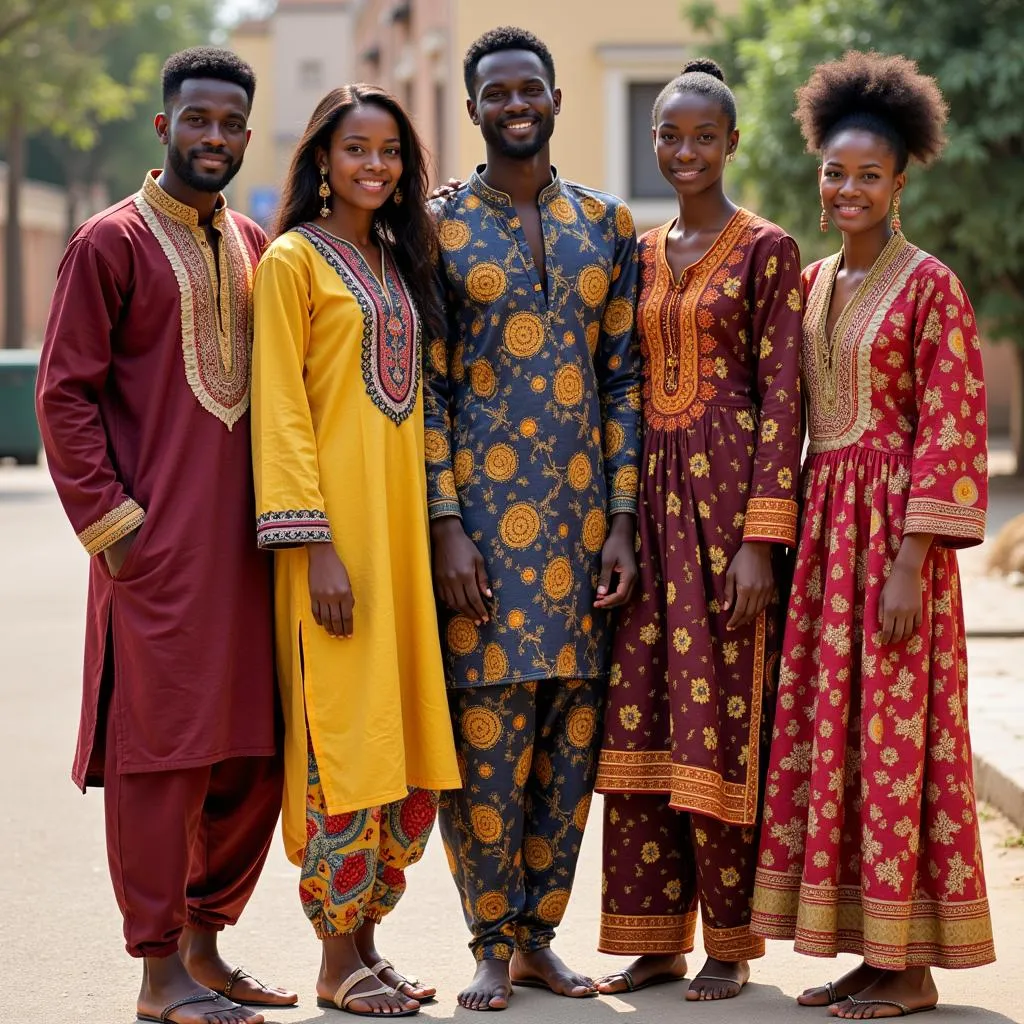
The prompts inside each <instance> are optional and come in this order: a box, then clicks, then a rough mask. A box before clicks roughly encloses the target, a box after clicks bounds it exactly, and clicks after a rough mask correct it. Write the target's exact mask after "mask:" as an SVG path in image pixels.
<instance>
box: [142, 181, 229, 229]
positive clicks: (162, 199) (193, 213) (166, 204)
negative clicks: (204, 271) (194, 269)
mask: <svg viewBox="0 0 1024 1024" xmlns="http://www.w3.org/2000/svg"><path fill="white" fill-rule="evenodd" d="M161 173H163V172H162V171H161V170H160V169H159V168H157V169H156V170H155V171H150V172H149V173H148V174H147V175H146V177H145V179H144V180H143V182H142V198H143V199H145V200H146V202H147V203H149V205H150V206H152V207H153V208H154V209H156V210H159V211H160V213H162V214H164V215H165V216H167V217H170V218H171V219H172V220H176V221H178V222H179V223H181V224H186V225H188V227H190V228H193V229H198V228H199V211H198V210H196V209H195V207H192V206H189V205H188V204H187V203H182V202H179V201H178V200H177V199H175V198H174V196H172V195H171V194H170V193H169V192H166V191H165V190H164V189H162V188H161V187H160V183H159V182H158V181H157V178H158V177H159V176H160V175H161ZM227 208H228V205H227V200H225V198H224V195H223V193H222V194H221V195H219V196H217V205H216V207H215V208H214V211H213V226H214V227H216V228H219V227H220V225H221V222H222V221H223V220H224V214H225V213H226V212H227Z"/></svg>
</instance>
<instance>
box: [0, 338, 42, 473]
mask: <svg viewBox="0 0 1024 1024" xmlns="http://www.w3.org/2000/svg"><path fill="white" fill-rule="evenodd" d="M38 371H39V353H38V352H36V351H33V350H31V349H17V348H16V349H0V459H2V458H5V457H7V458H13V459H14V461H15V462H17V463H18V465H19V466H34V465H35V464H36V462H38V461H39V448H40V440H39V423H38V422H37V420H36V374H37V373H38Z"/></svg>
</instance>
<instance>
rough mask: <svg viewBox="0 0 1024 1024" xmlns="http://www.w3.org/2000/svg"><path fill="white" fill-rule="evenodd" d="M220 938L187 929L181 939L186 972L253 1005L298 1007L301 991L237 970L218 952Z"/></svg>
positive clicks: (234, 997)
mask: <svg viewBox="0 0 1024 1024" xmlns="http://www.w3.org/2000/svg"><path fill="white" fill-rule="evenodd" d="M217 935H218V933H217V932H208V931H200V930H199V929H197V928H186V929H185V930H184V931H183V932H182V933H181V938H180V939H179V940H178V952H179V953H181V959H182V962H183V963H184V964H185V969H186V970H187V971H188V973H189V974H191V975H192V977H193V978H195V980H196V981H198V982H199V984H200V985H205V986H206V987H208V988H211V989H213V991H214V992H220V993H223V994H224V995H226V996H228V998H230V999H233V1000H236V1001H237V1002H239V1003H244V1004H247V1005H249V1006H294V1005H295V1004H296V1003H297V1002H298V1001H299V996H298V993H297V992H289V991H288V990H287V989H283V988H276V987H271V986H270V985H264V984H263V983H262V982H260V981H257V980H256V979H255V978H254V977H253V976H252V975H251V974H249V973H247V972H246V971H243V970H242V969H241V968H240V967H239V968H237V969H236V968H233V967H232V966H231V965H230V964H229V963H228V962H227V961H226V960H224V958H223V957H222V956H221V955H220V952H219V951H218V949H217Z"/></svg>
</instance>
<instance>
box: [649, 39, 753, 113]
mask: <svg viewBox="0 0 1024 1024" xmlns="http://www.w3.org/2000/svg"><path fill="white" fill-rule="evenodd" d="M679 93H695V94H696V95H698V96H705V97H706V98H707V99H709V100H711V101H712V102H714V103H717V104H718V105H719V107H721V108H722V111H723V112H724V113H725V116H726V117H727V118H728V120H729V131H733V130H734V129H735V127H736V97H735V96H733V94H732V89H730V88H729V86H728V85H726V84H725V72H724V71H723V70H722V69H721V68H720V67H719V66H718V65H717V64H716V63H715V62H714V61H713V60H711V59H710V58H708V57H698V58H697V59H696V60H691V61H687V63H686V65H685V66H684V67H683V70H682V71H681V72H680V73H679V74H678V75H677V76H676V77H675V78H673V79H672V81H671V82H669V83H668V85H666V86H665V88H664V89H662V90H661V92H660V93H658V98H657V99H656V100H655V101H654V109H653V110H652V111H651V119H652V121H653V122H654V124H655V125H657V123H658V118H659V117H660V116H661V108H662V107H663V106H665V103H666V101H667V100H668V98H669V97H670V96H675V95H678V94H679Z"/></svg>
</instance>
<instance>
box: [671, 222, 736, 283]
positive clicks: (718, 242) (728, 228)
mask: <svg viewBox="0 0 1024 1024" xmlns="http://www.w3.org/2000/svg"><path fill="white" fill-rule="evenodd" d="M753 219H754V214H752V213H751V212H750V211H749V210H745V209H744V208H743V207H742V206H739V207H737V208H736V212H735V213H734V214H733V215H732V216H731V217H730V218H729V220H728V221H727V222H726V225H725V227H724V228H722V230H721V231H720V232H719V233H718V236H717V237H716V238H715V240H714V241H713V242H712V243H711V244H710V245H709V246H708V251H707V252H706V253H704V255H703V256H701V257H700V259H697V260H694V261H693V263H691V264H689V265H688V266H685V267H683V269H682V272H681V273H680V274H679V277H678V278H677V277H676V275H675V273H674V272H673V270H672V264H671V263H669V261H668V236H669V234H670V232H671V231H672V229H673V228H674V227H675V226H676V224H677V223H678V222H679V218H678V217H675V218H673V219H672V220H670V221H669V222H668V223H667V224H663V225H662V227H661V233H660V236H659V238H658V256H659V258H660V259H661V260H663V261H664V263H665V266H666V267H667V268H668V276H669V277H670V278H671V279H672V286H673V287H674V288H678V287H680V286H681V285H682V284H683V282H684V280H685V279H686V275H687V274H692V273H693V272H694V271H695V270H696V269H697V268H698V267H700V266H701V265H702V264H703V263H704V261H705V260H707V259H708V258H709V257H711V255H712V253H714V254H715V258H716V259H719V260H720V259H721V249H722V240H723V239H725V238H728V239H729V244H728V245H727V246H726V248H727V249H731V248H732V239H733V236H734V234H735V232H736V231H738V230H739V229H740V228H743V227H746V225H747V223H748V221H751V220H753Z"/></svg>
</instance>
